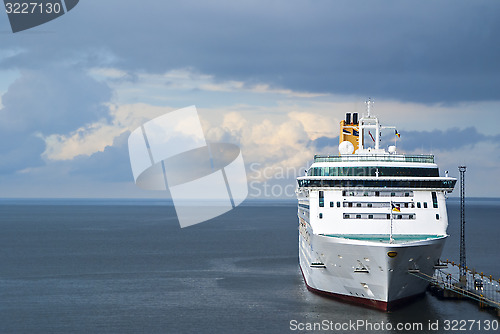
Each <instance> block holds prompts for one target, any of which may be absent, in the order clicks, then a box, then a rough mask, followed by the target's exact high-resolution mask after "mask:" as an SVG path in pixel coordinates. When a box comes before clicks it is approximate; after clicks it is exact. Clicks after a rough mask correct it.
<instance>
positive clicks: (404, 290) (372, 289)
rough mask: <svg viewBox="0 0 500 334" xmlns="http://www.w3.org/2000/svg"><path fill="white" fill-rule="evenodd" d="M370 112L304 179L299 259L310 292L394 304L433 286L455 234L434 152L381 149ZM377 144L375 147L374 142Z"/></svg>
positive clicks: (350, 125)
mask: <svg viewBox="0 0 500 334" xmlns="http://www.w3.org/2000/svg"><path fill="white" fill-rule="evenodd" d="M370 109H371V101H368V102H367V113H366V114H365V115H364V116H363V117H362V118H360V119H358V115H357V114H353V115H352V117H351V115H350V114H347V115H346V119H345V120H343V121H341V123H340V139H339V141H340V145H339V152H340V154H339V155H332V156H320V155H316V156H315V157H314V162H313V164H312V165H311V166H310V168H309V169H308V170H307V175H305V176H302V177H298V178H297V182H298V188H297V198H298V218H299V262H300V268H301V271H302V274H303V276H304V280H305V283H306V285H307V287H308V289H309V290H312V291H314V292H318V293H322V294H326V295H330V296H333V297H337V298H340V299H343V300H347V301H351V302H356V303H361V304H365V305H367V306H370V307H375V308H378V309H381V310H390V309H391V308H393V307H394V306H397V305H398V304H401V303H403V302H405V301H407V300H408V299H410V298H412V297H415V296H418V295H421V294H422V293H424V292H425V289H426V287H427V282H426V281H424V280H421V279H419V278H417V277H415V276H414V275H411V274H410V272H412V271H419V272H421V273H424V274H427V275H431V276H432V274H433V272H434V266H435V265H436V264H438V263H439V258H440V255H441V251H442V249H443V246H444V242H445V240H446V238H447V233H446V229H447V226H448V218H447V212H446V203H445V200H446V194H447V193H448V192H451V191H452V190H453V188H454V186H455V183H456V179H455V178H452V177H448V175H447V173H446V175H445V176H440V174H439V169H438V166H437V165H436V163H435V162H434V156H433V155H404V154H398V152H397V151H396V147H395V146H389V148H388V150H387V151H386V150H385V149H381V148H380V136H381V131H382V129H394V130H392V131H393V133H394V134H395V135H398V132H397V130H395V128H394V127H384V126H381V125H380V123H379V120H378V118H377V117H375V116H373V115H371V110H370ZM370 141H372V142H373V146H369V145H366V144H365V143H367V142H370Z"/></svg>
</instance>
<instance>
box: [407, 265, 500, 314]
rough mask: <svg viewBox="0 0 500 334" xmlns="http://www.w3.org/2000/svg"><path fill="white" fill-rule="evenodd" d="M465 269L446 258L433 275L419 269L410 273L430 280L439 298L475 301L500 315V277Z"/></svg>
mask: <svg viewBox="0 0 500 334" xmlns="http://www.w3.org/2000/svg"><path fill="white" fill-rule="evenodd" d="M463 269H464V268H462V267H461V266H460V264H456V263H455V262H450V261H448V260H446V262H444V263H441V264H438V265H436V267H435V272H434V275H433V276H429V275H426V274H424V273H422V272H420V271H418V270H412V271H409V274H410V275H414V276H416V277H419V278H421V279H424V280H427V281H429V282H430V283H431V284H430V285H429V291H430V292H431V293H432V294H433V295H434V296H436V297H438V298H442V299H465V300H470V301H475V302H477V303H478V306H479V308H481V309H488V310H491V311H493V312H495V313H496V315H497V316H498V317H500V279H498V280H497V279H494V278H493V277H492V276H491V275H490V276H487V275H485V274H484V273H482V272H480V273H478V272H476V271H475V270H474V269H469V268H467V267H465V270H463ZM463 273H465V275H463Z"/></svg>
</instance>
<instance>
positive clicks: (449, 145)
mask: <svg viewBox="0 0 500 334" xmlns="http://www.w3.org/2000/svg"><path fill="white" fill-rule="evenodd" d="M485 141H490V142H494V143H498V144H500V137H499V136H489V135H485V134H482V133H480V132H478V130H477V129H476V128H475V127H468V128H465V129H458V128H451V129H447V130H445V131H443V130H434V131H408V132H405V131H403V132H402V133H401V138H400V139H399V140H398V143H397V146H398V148H402V149H403V150H409V151H412V150H415V149H424V150H433V149H438V150H444V151H451V150H457V149H460V148H464V147H467V146H474V145H476V144H478V143H480V142H485Z"/></svg>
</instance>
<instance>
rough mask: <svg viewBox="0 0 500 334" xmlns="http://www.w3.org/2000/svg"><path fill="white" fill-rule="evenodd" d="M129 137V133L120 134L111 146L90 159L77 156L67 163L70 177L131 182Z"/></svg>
mask: <svg viewBox="0 0 500 334" xmlns="http://www.w3.org/2000/svg"><path fill="white" fill-rule="evenodd" d="M129 135H130V132H129V131H127V132H125V133H122V134H121V135H120V136H118V137H116V138H115V139H114V141H113V145H111V146H106V148H105V149H104V150H103V151H102V152H96V153H94V154H92V155H91V156H90V157H87V156H78V157H76V158H75V159H73V160H71V161H69V162H67V165H68V166H70V169H71V175H77V174H81V175H91V176H92V178H93V179H95V180H100V181H104V182H120V181H131V180H133V176H132V169H131V167H130V159H129V155H128V137H129Z"/></svg>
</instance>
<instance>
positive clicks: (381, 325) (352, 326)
mask: <svg viewBox="0 0 500 334" xmlns="http://www.w3.org/2000/svg"><path fill="white" fill-rule="evenodd" d="M498 329H499V322H498V320H475V319H471V320H465V319H461V320H452V319H445V320H439V319H438V320H428V321H427V322H398V323H392V322H388V321H387V322H386V321H378V322H373V321H368V320H363V319H358V320H349V321H344V322H337V321H332V320H327V319H325V320H322V321H317V322H300V321H298V320H295V319H292V320H290V323H289V330H290V331H292V332H295V331H300V332H302V331H325V332H338V331H352V332H364V333H366V332H379V331H396V332H421V331H424V330H425V331H426V332H434V331H443V330H444V331H474V332H482V331H484V332H490V331H491V332H496V331H498Z"/></svg>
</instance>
